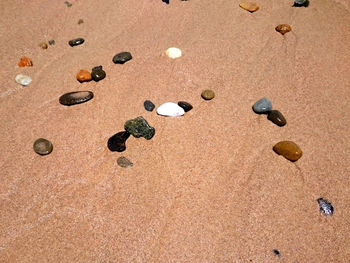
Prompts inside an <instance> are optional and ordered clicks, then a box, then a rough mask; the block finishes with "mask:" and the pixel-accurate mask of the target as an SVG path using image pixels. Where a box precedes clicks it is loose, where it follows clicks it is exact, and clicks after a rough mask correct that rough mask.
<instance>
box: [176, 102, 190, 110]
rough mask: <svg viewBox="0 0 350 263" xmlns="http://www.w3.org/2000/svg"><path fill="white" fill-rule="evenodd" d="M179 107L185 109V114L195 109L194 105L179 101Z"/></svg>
mask: <svg viewBox="0 0 350 263" xmlns="http://www.w3.org/2000/svg"><path fill="white" fill-rule="evenodd" d="M177 105H179V106H180V107H181V108H183V109H184V111H185V112H188V111H190V110H192V109H193V107H192V105H191V104H189V103H188V102H186V101H179V102H178V103H177Z"/></svg>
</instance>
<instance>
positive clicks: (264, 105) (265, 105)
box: [253, 98, 272, 113]
mask: <svg viewBox="0 0 350 263" xmlns="http://www.w3.org/2000/svg"><path fill="white" fill-rule="evenodd" d="M271 110H272V104H271V101H270V100H269V99H267V98H262V99H260V100H258V101H257V102H255V103H254V105H253V111H254V112H255V113H269V112H270V111H271Z"/></svg>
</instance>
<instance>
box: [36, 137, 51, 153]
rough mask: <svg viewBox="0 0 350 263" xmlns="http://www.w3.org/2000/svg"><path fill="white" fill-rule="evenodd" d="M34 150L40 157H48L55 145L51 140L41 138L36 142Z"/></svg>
mask: <svg viewBox="0 0 350 263" xmlns="http://www.w3.org/2000/svg"><path fill="white" fill-rule="evenodd" d="M33 149H34V151H35V152H36V153H37V154H39V155H47V154H50V153H51V152H52V150H53V145H52V143H51V142H50V141H49V140H46V139H44V138H39V139H37V140H36V141H35V142H34V144H33Z"/></svg>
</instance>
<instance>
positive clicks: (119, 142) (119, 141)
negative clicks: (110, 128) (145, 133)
mask: <svg viewBox="0 0 350 263" xmlns="http://www.w3.org/2000/svg"><path fill="white" fill-rule="evenodd" d="M129 136H130V133H128V132H127V131H122V132H118V133H116V134H114V135H113V136H112V137H111V138H109V139H108V142H107V147H108V149H109V150H110V151H112V152H123V151H125V149H126V145H125V143H126V140H127V139H128V138H129Z"/></svg>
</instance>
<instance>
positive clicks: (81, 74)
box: [77, 69, 92, 82]
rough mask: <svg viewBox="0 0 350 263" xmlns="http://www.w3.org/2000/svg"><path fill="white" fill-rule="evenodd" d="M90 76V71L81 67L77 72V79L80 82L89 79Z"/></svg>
mask: <svg viewBox="0 0 350 263" xmlns="http://www.w3.org/2000/svg"><path fill="white" fill-rule="evenodd" d="M91 78H92V77H91V74H90V72H89V71H87V70H85V69H81V70H80V71H79V72H78V74H77V80H78V81H80V82H85V81H90V80H91Z"/></svg>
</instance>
